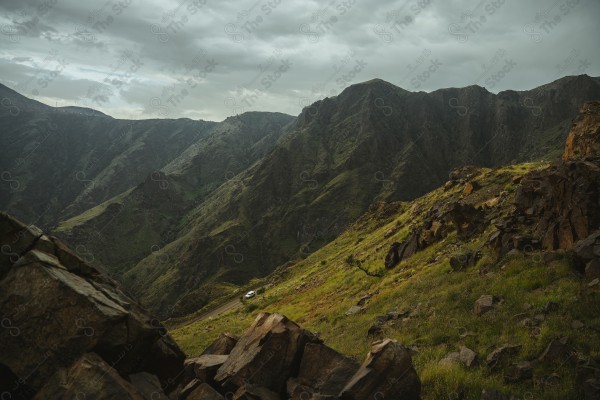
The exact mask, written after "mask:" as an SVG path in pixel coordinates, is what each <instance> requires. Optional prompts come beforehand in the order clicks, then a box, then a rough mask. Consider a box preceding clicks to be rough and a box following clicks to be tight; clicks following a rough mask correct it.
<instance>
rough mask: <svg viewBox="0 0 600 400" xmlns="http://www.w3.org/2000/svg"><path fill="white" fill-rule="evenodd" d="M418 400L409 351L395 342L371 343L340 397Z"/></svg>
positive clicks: (344, 399)
mask: <svg viewBox="0 0 600 400" xmlns="http://www.w3.org/2000/svg"><path fill="white" fill-rule="evenodd" d="M376 394H377V395H378V396H380V397H381V398H385V399H403V400H418V399H419V397H420V394H421V382H420V380H419V377H418V376H417V373H416V371H415V369H414V367H413V365H412V360H411V357H410V354H409V351H408V350H407V349H406V348H405V347H404V346H402V345H401V344H400V343H398V342H396V341H395V340H391V339H386V340H383V341H377V342H374V343H373V345H372V347H371V351H370V352H369V354H368V355H367V358H366V359H365V361H364V362H363V363H362V365H361V366H360V368H359V369H358V371H357V372H356V373H355V374H354V376H353V377H352V378H351V379H350V381H349V382H348V383H347V384H346V386H345V387H344V389H343V390H342V391H341V393H340V399H341V400H360V399H367V398H375V397H374V396H375V395H376Z"/></svg>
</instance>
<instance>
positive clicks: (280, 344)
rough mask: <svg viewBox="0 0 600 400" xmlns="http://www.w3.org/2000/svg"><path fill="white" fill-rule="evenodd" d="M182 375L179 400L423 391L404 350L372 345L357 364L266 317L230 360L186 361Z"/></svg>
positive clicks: (330, 398)
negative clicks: (365, 356) (204, 397)
mask: <svg viewBox="0 0 600 400" xmlns="http://www.w3.org/2000/svg"><path fill="white" fill-rule="evenodd" d="M220 341H221V340H220V339H217V342H220ZM214 345H215V344H214V343H213V344H212V345H211V346H209V348H214ZM215 367H218V370H217V371H216V373H215V371H214V368H215ZM191 371H192V373H190V372H191ZM183 375H184V376H185V378H184V379H183V382H181V383H180V386H181V389H180V391H179V393H178V394H179V399H196V398H203V397H198V396H206V398H207V399H213V398H214V399H219V398H225V399H234V400H237V399H239V400H242V399H243V400H250V399H252V400H279V399H290V400H308V399H312V400H334V399H346V400H349V399H352V400H361V399H367V398H382V399H383V398H389V399H405V400H413V399H414V400H417V399H418V398H419V395H420V391H421V383H420V380H419V377H418V376H417V373H416V372H415V369H414V367H413V364H412V360H411V357H410V354H409V352H408V349H406V348H405V347H404V346H402V345H401V344H399V343H398V342H396V341H394V340H390V339H386V340H383V341H377V342H374V343H373V347H372V348H371V352H370V353H369V354H368V355H367V358H366V360H365V362H364V363H363V364H362V365H359V364H358V363H357V362H356V361H354V360H353V359H351V358H349V357H346V356H344V355H342V354H340V353H338V352H336V351H335V350H333V349H332V348H330V347H327V346H326V345H324V344H323V343H322V341H321V340H319V339H318V338H317V337H316V336H315V335H313V334H312V333H310V332H309V331H306V330H304V329H302V328H301V327H299V326H298V325H297V324H295V323H294V322H292V321H290V320H289V319H287V318H286V317H285V316H283V315H281V314H269V313H264V312H263V313H260V314H259V315H258V316H257V317H256V320H255V321H254V323H253V324H252V326H251V327H250V328H249V329H248V330H247V331H246V333H244V335H242V336H241V337H240V338H239V340H238V341H237V344H236V345H235V347H234V348H233V349H232V350H231V352H230V354H229V355H214V354H203V355H201V356H200V357H196V358H192V359H189V360H187V361H186V371H185V373H184V374H183ZM373 396H375V397H373Z"/></svg>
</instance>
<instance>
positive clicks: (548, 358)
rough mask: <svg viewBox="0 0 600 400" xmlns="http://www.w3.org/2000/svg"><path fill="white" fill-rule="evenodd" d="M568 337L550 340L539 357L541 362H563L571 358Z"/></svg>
mask: <svg viewBox="0 0 600 400" xmlns="http://www.w3.org/2000/svg"><path fill="white" fill-rule="evenodd" d="M567 341H568V338H566V337H562V338H560V339H554V340H552V341H551V342H550V343H549V344H548V346H547V347H546V349H545V350H544V352H543V353H542V355H541V356H540V358H539V361H540V362H543V363H564V362H566V361H568V360H570V359H571V358H572V351H573V350H572V349H571V347H570V346H569V345H567Z"/></svg>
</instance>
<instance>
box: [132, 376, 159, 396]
mask: <svg viewBox="0 0 600 400" xmlns="http://www.w3.org/2000/svg"><path fill="white" fill-rule="evenodd" d="M129 381H130V382H131V384H132V385H133V386H134V387H135V388H136V390H137V391H138V392H139V393H140V394H141V395H142V397H143V398H144V399H145V400H154V399H157V398H160V395H161V394H162V395H163V396H164V394H163V391H162V387H161V385H160V381H159V380H158V378H157V377H156V375H152V374H149V373H147V372H138V373H137V374H133V375H129ZM165 397H166V396H165Z"/></svg>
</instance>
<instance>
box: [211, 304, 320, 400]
mask: <svg viewBox="0 0 600 400" xmlns="http://www.w3.org/2000/svg"><path fill="white" fill-rule="evenodd" d="M307 343H320V341H319V340H318V339H317V338H316V337H315V336H314V335H313V334H312V333H310V332H308V331H306V330H304V329H302V328H300V327H299V326H298V325H296V324H295V323H294V322H292V321H290V320H289V319H287V318H286V317H285V316H283V315H281V314H269V313H260V314H259V315H258V316H257V317H256V319H255V320H254V323H253V324H252V326H251V327H250V329H248V331H246V333H244V335H243V336H242V337H240V339H239V341H238V343H237V344H236V345H235V347H234V348H233V350H232V351H231V353H230V354H229V358H228V359H227V361H225V363H224V364H223V365H222V366H221V367H220V368H219V370H218V371H217V375H216V376H215V380H216V381H217V382H219V383H220V384H221V385H222V386H223V387H224V388H225V390H227V391H232V392H233V391H235V390H237V389H238V388H240V387H241V386H243V385H244V384H245V383H251V384H255V385H258V386H262V387H266V388H269V389H270V390H272V391H274V392H276V393H279V394H283V393H285V384H286V381H287V380H288V378H289V377H290V376H294V375H295V374H296V373H297V369H298V367H299V365H300V359H301V356H302V350H303V349H304V346H305V345H306V344H307Z"/></svg>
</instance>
